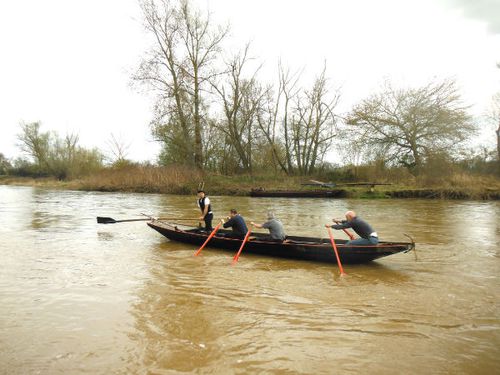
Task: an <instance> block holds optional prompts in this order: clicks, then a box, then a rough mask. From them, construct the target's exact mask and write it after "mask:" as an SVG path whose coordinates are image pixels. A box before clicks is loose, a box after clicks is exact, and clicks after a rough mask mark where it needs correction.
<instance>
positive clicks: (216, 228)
mask: <svg viewBox="0 0 500 375" xmlns="http://www.w3.org/2000/svg"><path fill="white" fill-rule="evenodd" d="M221 224H222V223H219V224H217V226H216V227H215V228H214V230H213V231H212V233H210V236H208V238H207V239H206V241H205V242H204V243H203V245H201V247H200V248H199V249H198V251H197V252H196V253H194V255H195V256H198V255H199V254H200V253H201V251H202V250H203V248H204V247H205V245H206V244H207V243H208V241H210V239H211V238H212V237H213V236H215V233H217V231H218V230H219V228H220V226H221Z"/></svg>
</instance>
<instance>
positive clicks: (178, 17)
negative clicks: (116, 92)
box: [133, 0, 228, 168]
mask: <svg viewBox="0 0 500 375" xmlns="http://www.w3.org/2000/svg"><path fill="white" fill-rule="evenodd" d="M140 5H141V9H142V12H143V15H144V23H145V28H146V30H147V31H148V32H149V33H150V34H151V35H152V36H153V40H154V42H155V43H154V46H153V48H152V49H151V50H150V51H149V53H147V54H146V56H145V57H144V59H143V61H142V62H141V65H140V67H139V69H138V71H137V73H136V74H135V75H134V76H133V79H134V80H136V81H139V82H142V83H146V84H148V85H149V87H150V88H151V89H153V90H154V91H155V92H156V93H157V94H158V96H157V97H158V98H157V104H156V106H155V108H156V116H155V120H154V121H153V123H152V128H153V129H152V130H153V135H154V136H155V137H156V139H158V140H161V141H162V142H164V150H163V152H164V153H167V154H168V155H169V156H168V157H170V158H173V159H174V160H175V158H177V159H179V161H182V162H187V163H189V164H194V165H195V166H197V167H199V168H201V167H202V166H203V138H202V137H203V115H202V110H203V92H204V91H203V90H204V87H205V86H206V85H207V84H208V82H209V81H210V80H211V79H212V78H213V77H214V76H215V75H216V74H217V72H216V69H215V60H216V59H217V58H218V56H219V52H220V45H221V43H222V41H223V39H224V38H225V37H226V35H227V33H228V27H220V26H214V25H213V23H212V21H211V18H210V14H207V15H206V16H203V15H202V14H201V13H200V12H199V11H198V10H195V9H193V8H192V7H191V5H190V3H189V1H188V0H180V1H176V0H141V1H140Z"/></svg>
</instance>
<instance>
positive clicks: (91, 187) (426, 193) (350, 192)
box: [0, 166, 500, 200]
mask: <svg viewBox="0 0 500 375" xmlns="http://www.w3.org/2000/svg"><path fill="white" fill-rule="evenodd" d="M316 178H317V179H321V177H316ZM308 179H309V177H290V176H285V175H279V174H275V173H269V174H259V175H253V176H250V175H235V176H222V175H218V174H202V173H201V172H199V171H197V170H194V169H189V168H185V167H153V166H129V167H126V168H115V169H103V170H101V171H99V172H97V173H95V174H92V175H91V176H88V177H85V178H82V179H75V180H70V181H58V180H56V179H51V178H43V179H33V178H20V177H9V176H0V184H7V185H30V186H40V187H50V188H60V189H72V190H84V191H107V192H138V193H159V194H181V195H185V194H195V193H196V190H197V189H198V186H199V184H200V183H202V182H203V183H204V187H205V190H207V192H208V193H209V194H210V195H248V194H249V193H250V190H251V189H252V188H262V189H265V190H307V189H317V188H315V187H311V186H303V185H302V183H305V182H308ZM324 179H325V178H323V180H324ZM379 182H380V181H379ZM384 182H387V181H384ZM338 189H342V190H343V194H342V195H343V196H346V197H349V198H366V199H380V198H425V199H482V200H486V199H500V179H498V178H495V177H492V176H487V177H484V176H482V177H478V176H472V175H466V174H457V175H453V176H450V177H449V178H447V179H446V180H442V179H440V180H439V181H438V182H436V183H433V182H432V181H430V180H429V179H428V178H426V177H425V176H423V177H421V178H417V179H413V180H409V183H408V184H405V185H401V184H398V185H396V184H393V185H384V186H377V187H375V188H374V189H370V187H369V186H359V187H350V186H349V187H343V186H339V187H338Z"/></svg>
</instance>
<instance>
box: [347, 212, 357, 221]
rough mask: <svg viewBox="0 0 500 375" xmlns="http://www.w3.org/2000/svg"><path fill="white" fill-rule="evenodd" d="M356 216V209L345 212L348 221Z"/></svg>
mask: <svg viewBox="0 0 500 375" xmlns="http://www.w3.org/2000/svg"><path fill="white" fill-rule="evenodd" d="M355 217H356V212H354V211H347V212H346V213H345V218H346V219H347V221H352V220H353V219H354V218H355Z"/></svg>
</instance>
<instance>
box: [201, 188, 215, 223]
mask: <svg viewBox="0 0 500 375" xmlns="http://www.w3.org/2000/svg"><path fill="white" fill-rule="evenodd" d="M198 207H199V208H200V210H201V216H200V220H203V221H205V230H207V231H211V230H213V228H212V219H213V218H214V213H213V212H212V206H211V205H210V199H209V198H208V197H207V196H206V195H205V191H203V190H198Z"/></svg>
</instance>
